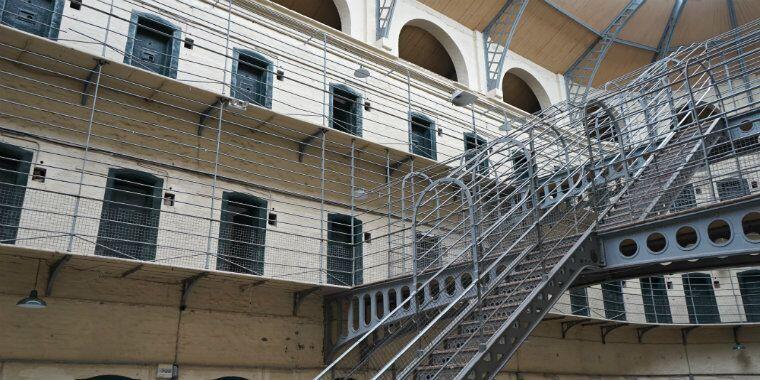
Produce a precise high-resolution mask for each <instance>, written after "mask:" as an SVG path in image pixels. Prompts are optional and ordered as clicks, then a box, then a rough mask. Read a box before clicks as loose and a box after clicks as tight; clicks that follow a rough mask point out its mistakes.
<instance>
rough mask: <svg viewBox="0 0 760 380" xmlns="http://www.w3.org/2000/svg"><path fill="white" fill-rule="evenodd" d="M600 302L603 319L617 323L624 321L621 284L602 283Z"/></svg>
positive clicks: (618, 282)
mask: <svg viewBox="0 0 760 380" xmlns="http://www.w3.org/2000/svg"><path fill="white" fill-rule="evenodd" d="M602 300H603V302H604V316H605V318H607V319H612V320H617V321H624V320H625V303H624V302H623V284H622V283H621V282H620V281H612V282H605V283H602Z"/></svg>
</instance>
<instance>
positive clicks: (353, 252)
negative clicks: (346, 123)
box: [351, 139, 374, 304]
mask: <svg viewBox="0 0 760 380" xmlns="http://www.w3.org/2000/svg"><path fill="white" fill-rule="evenodd" d="M355 170H356V139H351V285H358V284H357V283H356V251H357V249H356V246H357V244H362V240H363V239H362V238H361V237H360V238H359V241H358V242H357V241H356V240H357V239H356V226H355V223H356V222H355V218H354V216H355V210H356V177H355V176H354V174H355ZM363 264H364V263H362V265H363ZM373 304H374V303H373Z"/></svg>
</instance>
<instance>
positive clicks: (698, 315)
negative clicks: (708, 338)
mask: <svg viewBox="0 0 760 380" xmlns="http://www.w3.org/2000/svg"><path fill="white" fill-rule="evenodd" d="M682 278H683V289H684V296H685V297H686V308H687V309H688V313H689V322H690V323H720V313H719V311H718V303H717V301H716V299H715V291H714V290H713V287H712V279H711V277H710V275H709V274H705V273H686V274H684V275H682Z"/></svg>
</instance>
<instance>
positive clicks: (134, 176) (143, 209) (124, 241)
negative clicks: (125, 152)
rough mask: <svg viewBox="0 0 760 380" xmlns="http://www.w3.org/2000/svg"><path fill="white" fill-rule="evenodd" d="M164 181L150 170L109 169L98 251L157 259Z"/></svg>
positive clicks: (96, 250) (129, 257)
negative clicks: (142, 171)
mask: <svg viewBox="0 0 760 380" xmlns="http://www.w3.org/2000/svg"><path fill="white" fill-rule="evenodd" d="M162 187H163V181H162V180H161V179H160V178H157V177H155V176H152V175H150V174H147V173H140V172H136V171H133V170H127V169H124V170H119V169H115V170H114V169H112V170H110V171H109V173H108V182H107V188H106V193H105V196H104V200H103V209H102V211H101V214H100V228H99V229H98V240H97V247H96V249H95V254H97V255H102V256H113V257H121V258H125V259H133V260H154V259H155V258H156V239H157V237H158V219H159V216H160V207H161V206H160V205H161V191H162Z"/></svg>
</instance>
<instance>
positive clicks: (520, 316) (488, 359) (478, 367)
mask: <svg viewBox="0 0 760 380" xmlns="http://www.w3.org/2000/svg"><path fill="white" fill-rule="evenodd" d="M595 229H596V223H593V224H592V225H591V226H590V227H589V228H588V229H587V230H586V231H585V232H584V233H583V235H581V237H580V239H578V241H577V242H576V243H575V244H574V245H573V247H572V248H571V249H570V252H569V254H566V255H565V256H564V257H563V258H562V260H561V261H560V263H559V264H558V265H556V266H555V267H554V269H553V270H552V271H551V272H550V273H549V276H548V278H547V279H546V280H544V281H542V282H541V284H540V285H539V286H537V287H536V288H535V289H534V290H533V292H531V294H530V295H528V297H526V298H525V300H524V301H523V302H522V303H521V304H520V306H519V307H518V308H517V310H515V312H513V313H512V314H511V315H510V317H509V319H508V320H507V321H506V322H505V323H503V324H502V325H501V326H500V327H499V328H498V329H497V330H496V332H495V333H494V334H493V335H492V336H491V337H490V338H489V340H488V341H487V342H486V343H485V344H484V345H483V347H484V348H483V349H481V350H480V351H479V352H478V353H477V354H475V356H473V357H472V358H471V359H470V361H469V362H468V363H467V365H466V366H465V367H464V368H463V369H462V370H461V371H460V372H459V374H457V376H456V377H455V378H456V379H478V380H480V379H493V378H494V377H495V376H496V374H498V373H499V371H501V369H502V368H504V366H505V365H506V364H507V362H508V361H509V359H510V358H511V357H512V355H514V353H515V352H516V351H517V350H518V349H519V347H520V345H521V344H522V342H523V341H525V339H527V338H528V336H529V335H530V333H531V332H532V331H533V330H534V329H535V328H536V326H538V324H539V323H541V321H542V320H543V318H544V317H545V316H546V314H547V313H548V312H549V310H551V308H552V307H553V306H554V304H555V303H556V302H557V301H558V300H559V297H560V295H562V293H563V292H565V291H567V290H568V289H569V288H570V285H571V284H572V283H573V281H574V280H575V279H576V278H577V277H578V276H579V275H580V273H581V272H582V271H583V270H584V269H586V268H590V267H600V266H601V255H600V254H599V245H598V239H597V238H596V236H595V235H594V234H593V232H594V230H595Z"/></svg>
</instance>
